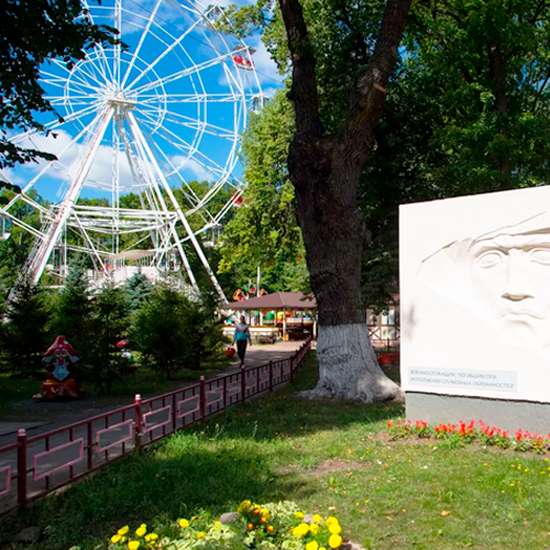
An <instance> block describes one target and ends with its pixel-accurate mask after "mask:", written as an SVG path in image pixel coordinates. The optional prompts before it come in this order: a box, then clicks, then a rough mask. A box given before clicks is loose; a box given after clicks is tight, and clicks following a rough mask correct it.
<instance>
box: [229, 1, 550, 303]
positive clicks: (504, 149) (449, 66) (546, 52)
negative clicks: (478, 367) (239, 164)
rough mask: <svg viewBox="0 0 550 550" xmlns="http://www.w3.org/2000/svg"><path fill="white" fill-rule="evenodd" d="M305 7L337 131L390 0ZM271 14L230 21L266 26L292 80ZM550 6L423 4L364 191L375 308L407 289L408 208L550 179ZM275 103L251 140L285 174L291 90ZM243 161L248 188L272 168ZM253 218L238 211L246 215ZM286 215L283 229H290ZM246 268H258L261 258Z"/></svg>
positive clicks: (250, 10) (367, 278) (251, 244)
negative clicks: (275, 155)
mask: <svg viewBox="0 0 550 550" xmlns="http://www.w3.org/2000/svg"><path fill="white" fill-rule="evenodd" d="M301 4H302V7H303V10H304V17H305V19H306V23H307V26H308V29H309V35H310V40H311V42H312V48H313V49H314V54H315V59H316V74H317V82H318V88H319V89H318V91H319V98H320V107H321V116H322V122H323V125H324V126H325V128H326V129H327V130H329V131H334V130H336V129H337V128H338V127H339V126H340V124H342V123H343V122H344V120H345V112H346V109H347V106H348V104H349V103H348V102H349V94H348V90H349V89H351V87H352V85H353V83H354V82H356V80H357V77H358V75H359V74H361V73H362V72H363V71H364V69H365V66H366V63H367V62H368V59H369V56H370V54H371V51H372V47H373V41H374V36H375V34H376V32H377V30H378V29H377V28H376V27H375V26H374V24H373V22H377V21H379V19H380V13H381V10H382V9H383V5H384V2H383V1H382V0H360V1H359V2H357V1H353V2H352V1H349V0H327V1H324V2H317V1H314V0H302V1H301ZM270 6H271V4H270V3H268V2H264V1H263V0H262V1H260V2H258V3H257V4H256V5H254V6H247V7H245V8H240V9H239V8H237V7H232V8H229V9H228V14H229V15H230V17H231V18H232V19H233V21H234V22H235V23H236V24H237V25H238V26H239V28H240V30H241V32H242V33H243V34H244V33H248V32H251V31H252V30H257V29H258V28H261V29H263V31H264V34H263V39H264V41H265V43H266V45H267V48H268V50H269V51H270V52H271V53H272V55H273V57H274V59H275V61H276V62H277V64H278V66H279V68H280V70H281V72H282V73H285V71H287V69H288V67H289V62H290V60H289V54H288V47H287V42H286V34H285V30H284V26H283V23H282V20H281V16H280V12H279V8H278V7H276V8H275V9H274V10H271V9H270ZM548 7H549V5H548V2H547V1H543V0H527V1H522V0H448V1H447V0H446V1H442V0H430V1H424V2H416V3H414V4H413V9H412V12H411V14H410V17H409V25H408V28H407V30H406V37H405V43H404V46H403V48H402V50H401V59H400V63H399V67H398V70H397V71H396V73H395V74H394V75H393V77H392V79H391V83H390V86H389V87H388V97H387V100H386V104H385V108H384V114H383V116H382V119H381V121H380V124H379V127H378V129H377V131H376V141H377V144H376V148H377V151H376V154H375V155H371V157H370V159H369V161H368V163H367V166H366V169H365V173H364V175H363V178H362V183H361V185H360V194H361V206H362V209H363V213H364V217H365V222H366V224H367V228H368V236H369V246H368V247H367V249H366V253H365V258H364V275H363V290H364V296H365V299H366V301H367V302H368V303H370V304H373V303H374V304H377V303H383V302H384V301H385V300H386V298H387V296H388V294H391V293H393V292H395V291H397V271H398V270H397V265H398V261H397V256H398V245H397V241H398V239H397V236H398V229H397V207H398V205H399V204H401V203H406V202H413V201H419V200H431V199H435V198H444V197H449V196H455V195H464V194H470V193H477V192H488V191H493V190H499V189H505V188H513V187H520V186H531V185H540V184H544V183H548V180H549V178H548V176H549V173H550V168H549V164H548V158H549V157H550V155H549V153H550V151H549V148H550V145H549V144H548V140H547V138H546V136H547V135H548V133H549V131H550V116H549V115H550V101H549V99H550V97H549V92H548V86H547V84H548V80H549V78H550V26H549V18H550V10H549V9H548ZM275 101H277V102H278V103H279V104H280V105H281V106H280V107H279V108H278V109H276V108H274V107H268V108H267V109H264V112H263V113H262V114H261V115H260V118H262V117H265V118H267V119H270V123H269V124H267V123H264V124H263V128H264V131H263V132H257V131H255V130H254V126H253V125H252V126H251V129H250V131H249V136H251V138H253V139H255V140H257V141H258V143H257V145H256V147H257V149H258V150H259V151H261V150H262V147H264V146H267V147H269V146H270V145H273V144H277V145H278V147H279V154H280V161H281V164H282V165H283V171H284V169H285V167H284V165H285V161H286V151H287V148H288V143H289V140H290V139H291V129H290V128H289V126H288V123H290V124H292V116H291V107H290V104H289V103H288V101H287V100H286V98H284V97H283V93H281V97H280V98H277V99H276V100H275ZM277 117H279V120H276V118H277ZM255 124H256V126H259V125H260V124H261V123H259V122H255ZM279 128H281V129H284V131H282V130H281V131H279ZM268 129H269V130H268ZM245 153H246V150H245ZM245 159H246V161H247V167H248V168H249V169H248V171H247V173H246V177H247V181H249V179H250V178H252V180H254V178H255V177H256V176H255V175H254V172H255V171H258V172H259V173H262V172H263V171H265V168H264V166H263V164H262V163H259V166H258V164H253V163H251V162H250V160H249V158H248V156H247V155H246V154H245ZM266 160H268V159H267V158H266ZM265 181H266V182H267V183H265V185H269V181H275V180H270V179H269V178H267V179H266V180H265ZM258 185H261V182H258ZM265 192H266V193H267V192H269V191H265ZM290 192H292V189H291V188H290ZM244 218H245V216H241V214H240V212H239V213H238V215H237V217H236V219H243V220H244ZM277 219H279V218H274V219H273V222H274V225H273V226H272V229H273V230H275V229H279V228H280V226H279V228H278V227H277V225H276V222H277ZM247 221H249V220H247ZM285 221H287V222H288V219H287V220H285ZM247 227H249V228H250V229H249V230H248V233H247ZM233 229H234V228H233V227H230V231H229V233H228V234H229V235H231V236H232V237H234V235H233V234H232V233H231V231H233ZM240 229H241V233H243V234H242V235H241V236H240V241H241V242H243V243H244V245H243V246H242V247H241V249H240V250H241V251H244V250H248V249H252V248H259V249H260V250H262V248H265V244H262V243H263V242H264V241H263V240H262V239H260V237H259V235H258V232H257V225H256V224H254V223H250V222H249V223H248V225H247V223H242V225H241V226H240ZM235 240H236V239H235ZM238 254H239V251H234V250H232V249H231V247H230V248H229V249H228V251H227V253H225V252H224V253H223V257H224V263H223V267H224V268H225V267H226V266H227V265H231V262H232V260H231V258H236V257H237V256H238ZM234 263H236V262H234ZM245 264H246V265H249V264H250V265H251V268H252V267H253V261H248V260H247V261H245Z"/></svg>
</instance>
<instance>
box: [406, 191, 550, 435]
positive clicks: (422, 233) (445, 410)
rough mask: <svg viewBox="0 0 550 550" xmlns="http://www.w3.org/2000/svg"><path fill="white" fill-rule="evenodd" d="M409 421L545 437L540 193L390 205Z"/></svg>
mask: <svg viewBox="0 0 550 550" xmlns="http://www.w3.org/2000/svg"><path fill="white" fill-rule="evenodd" d="M399 246H400V281H401V380H402V385H403V389H404V391H405V392H406V396H407V399H406V403H407V405H406V406H407V417H409V418H414V419H420V418H421V419H427V420H429V421H432V422H438V421H457V420H469V419H471V418H476V419H482V420H484V421H485V422H487V423H492V424H496V425H500V426H502V427H505V428H508V429H517V428H525V429H528V430H536V431H540V432H543V433H548V432H550V187H548V186H545V187H537V188H531V189H519V190H513V191H503V192H498V193H488V194H483V195H473V196H467V197H459V198H454V199H446V200H440V201H432V202H425V203H417V204H409V205H403V206H401V207H400V244H399Z"/></svg>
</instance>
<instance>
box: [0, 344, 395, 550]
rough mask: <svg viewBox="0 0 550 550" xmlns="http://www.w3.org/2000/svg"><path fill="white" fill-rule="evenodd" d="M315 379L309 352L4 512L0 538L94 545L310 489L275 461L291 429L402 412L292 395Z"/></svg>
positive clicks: (311, 429)
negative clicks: (271, 387) (240, 399)
mask: <svg viewBox="0 0 550 550" xmlns="http://www.w3.org/2000/svg"><path fill="white" fill-rule="evenodd" d="M316 380H317V365H316V360H315V357H314V354H310V355H309V356H308V358H307V363H306V365H305V366H304V367H303V368H302V369H301V370H300V372H299V373H298V376H297V378H296V381H295V382H294V383H293V384H292V385H290V386H288V387H286V388H284V389H283V390H281V391H278V392H275V393H274V394H273V395H269V396H263V397H262V398H260V399H257V400H254V401H251V402H249V403H248V404H246V405H244V406H240V407H236V408H234V409H232V410H230V411H228V412H227V413H226V414H224V415H220V416H218V417H215V418H214V419H212V420H211V421H210V422H209V423H208V424H207V425H197V426H195V427H194V428H192V429H190V430H188V431H186V432H180V433H179V434H176V435H175V436H173V437H169V438H167V439H165V440H164V441H162V442H160V443H158V444H156V445H155V446H153V447H152V448H150V449H149V450H146V451H142V452H141V453H139V454H135V455H132V456H129V457H127V458H126V459H123V460H122V461H120V462H118V463H116V464H113V465H111V466H109V467H107V468H105V469H104V470H103V471H101V472H100V473H98V475H96V476H95V477H93V478H91V479H88V480H86V481H84V482H82V483H80V484H78V485H76V486H75V487H73V488H72V489H70V490H68V491H67V492H66V493H64V494H62V495H59V496H55V497H50V498H47V499H45V500H43V501H41V502H38V503H36V505H35V506H33V507H31V508H30V509H29V510H28V511H27V512H25V513H24V514H20V516H19V517H18V518H17V519H16V520H15V521H14V520H13V518H5V519H4V521H2V523H1V524H0V533H1V535H0V537H2V541H3V542H7V541H9V540H10V539H11V537H12V536H13V535H14V534H15V533H17V532H18V530H20V529H22V528H23V527H25V526H29V525H38V526H40V527H41V528H42V529H43V531H44V532H45V539H44V540H43V541H42V542H41V544H40V546H36V548H48V549H52V550H55V549H57V548H59V549H61V548H68V547H70V546H71V545H74V544H81V547H82V548H83V549H84V548H95V547H97V545H98V544H100V543H101V542H102V541H105V540H106V537H107V536H109V535H110V534H112V533H113V532H114V530H116V529H117V528H119V527H120V526H121V525H123V524H126V523H131V524H132V525H135V524H136V523H137V524H139V523H141V522H142V521H154V522H156V524H157V525H167V524H169V523H171V522H173V521H174V520H175V519H177V518H178V517H188V516H189V515H191V514H195V513H197V512H198V511H200V510H208V512H209V513H212V514H219V513H221V512H224V511H228V510H232V509H234V508H235V507H236V506H237V505H238V503H239V502H240V501H242V500H243V499H245V498H253V499H254V500H256V501H258V502H270V501H277V500H284V499H286V498H288V496H289V495H292V496H293V498H295V497H296V496H297V495H299V496H300V497H307V496H308V495H310V494H312V493H313V492H315V488H314V487H313V486H312V485H311V483H312V482H311V480H308V479H307V478H303V477H300V476H296V475H293V474H292V473H289V474H285V473H284V471H283V470H281V465H284V464H285V463H286V462H287V461H289V462H294V461H295V460H296V458H297V455H296V453H297V452H298V453H299V452H300V451H299V450H298V451H296V450H295V448H294V447H293V446H292V445H288V444H287V442H288V440H289V439H290V438H294V437H301V436H303V435H307V434H311V433H316V432H321V431H326V430H330V431H332V430H334V431H335V435H334V437H335V438H338V440H341V439H342V438H345V434H344V433H343V432H342V431H341V430H346V429H347V428H355V427H359V429H362V430H363V429H365V430H367V431H368V430H371V427H372V431H377V430H378V429H380V423H382V422H383V421H384V420H385V419H387V418H390V417H395V416H396V415H399V414H402V406H400V405H396V404H381V405H361V404H358V403H341V402H333V401H305V400H302V399H300V398H299V397H298V395H297V391H301V390H304V389H308V388H311V387H313V386H314V385H315V382H316ZM330 437H332V436H329V439H330ZM319 452H320V453H323V452H324V451H322V449H321V448H320V450H319ZM153 518H154V520H153ZM152 527H153V528H154V527H155V524H153V525H152Z"/></svg>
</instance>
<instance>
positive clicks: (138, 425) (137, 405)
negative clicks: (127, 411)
mask: <svg viewBox="0 0 550 550" xmlns="http://www.w3.org/2000/svg"><path fill="white" fill-rule="evenodd" d="M134 415H135V417H134V428H135V446H136V449H138V448H139V446H140V445H141V441H140V437H141V430H142V428H143V426H142V423H143V416H142V413H141V395H140V394H139V393H136V395H135V397H134Z"/></svg>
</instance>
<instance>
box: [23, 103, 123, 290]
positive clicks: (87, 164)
mask: <svg viewBox="0 0 550 550" xmlns="http://www.w3.org/2000/svg"><path fill="white" fill-rule="evenodd" d="M112 116H113V110H112V109H111V108H109V109H107V110H106V111H105V112H104V113H103V115H102V116H101V117H100V119H99V120H100V122H99V126H98V130H97V132H96V134H95V135H94V137H93V138H92V140H91V141H90V142H89V144H88V151H87V152H86V156H85V157H84V159H83V160H82V164H81V165H80V168H79V170H78V172H77V174H76V177H75V178H74V179H73V181H72V182H71V185H70V187H69V190H68V191H67V194H66V195H65V198H64V199H63V202H62V203H61V206H60V207H59V210H58V211H57V215H56V217H55V219H54V221H53V222H52V224H51V226H50V228H49V229H48V231H47V233H46V234H45V236H44V239H43V240H42V243H41V244H40V246H39V247H38V250H37V251H36V254H35V256H34V258H33V259H32V260H31V263H30V266H29V269H28V274H29V276H30V278H31V280H32V282H33V283H34V284H36V283H37V282H38V281H39V279H40V277H41V276H42V273H43V272H44V268H45V267H46V264H47V262H48V259H49V257H50V255H51V253H52V250H53V248H54V246H55V243H56V242H57V240H58V239H59V235H60V234H61V231H62V230H63V227H64V226H65V224H66V222H67V220H68V218H69V216H70V214H71V211H72V207H73V205H74V203H75V202H76V200H77V199H78V196H79V194H80V191H81V189H82V186H83V184H84V180H85V179H86V177H87V175H88V173H89V172H90V168H91V167H92V161H93V159H94V157H95V154H96V152H97V150H98V148H99V145H100V143H101V140H102V139H103V136H104V134H105V130H106V129H107V126H108V125H109V122H110V121H111V118H112Z"/></svg>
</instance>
